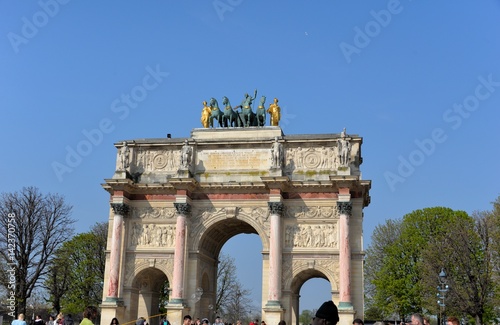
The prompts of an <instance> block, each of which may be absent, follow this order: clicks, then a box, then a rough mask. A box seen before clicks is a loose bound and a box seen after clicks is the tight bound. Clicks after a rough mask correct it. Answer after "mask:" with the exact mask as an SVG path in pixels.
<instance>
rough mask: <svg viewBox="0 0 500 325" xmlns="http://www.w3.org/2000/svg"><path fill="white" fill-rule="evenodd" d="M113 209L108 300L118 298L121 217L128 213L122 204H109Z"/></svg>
mask: <svg viewBox="0 0 500 325" xmlns="http://www.w3.org/2000/svg"><path fill="white" fill-rule="evenodd" d="M111 207H112V208H113V212H114V217H113V233H112V235H111V251H110V253H109V283H108V296H107V297H108V298H110V299H116V298H117V297H118V281H119V275H120V259H121V249H122V233H123V217H124V216H126V215H127V213H128V206H127V205H126V204H123V203H111Z"/></svg>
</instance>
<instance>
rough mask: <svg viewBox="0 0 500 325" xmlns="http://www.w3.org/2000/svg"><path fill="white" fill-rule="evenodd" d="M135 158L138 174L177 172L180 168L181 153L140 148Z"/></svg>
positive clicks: (178, 151)
mask: <svg viewBox="0 0 500 325" xmlns="http://www.w3.org/2000/svg"><path fill="white" fill-rule="evenodd" d="M135 156H136V157H135V171H137V172H151V171H171V172H175V171H176V170H177V169H178V168H179V164H180V156H181V151H180V150H150V149H147V148H144V149H142V148H138V150H137V151H136V152H135Z"/></svg>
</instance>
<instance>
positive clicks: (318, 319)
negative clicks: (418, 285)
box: [11, 300, 460, 325]
mask: <svg viewBox="0 0 500 325" xmlns="http://www.w3.org/2000/svg"><path fill="white" fill-rule="evenodd" d="M98 315H99V311H98V309H97V308H96V307H95V306H88V307H87V308H85V311H84V312H83V319H82V321H81V322H80V325H94V321H95V320H96V319H97V317H98ZM338 322H339V312H338V309H337V306H335V304H334V303H333V301H331V300H330V301H326V302H324V303H323V304H322V305H321V306H320V307H319V308H318V310H317V311H316V315H315V317H313V319H312V322H311V324H310V325H336V324H337V323H338ZM74 323H75V322H74V320H73V317H72V315H71V314H67V315H63V314H62V313H59V314H58V315H57V316H52V315H50V316H49V320H48V321H44V320H43V319H42V317H41V316H40V315H36V316H35V318H34V321H33V322H32V325H74ZM352 324H353V325H364V322H363V320H362V319H360V318H356V319H355V320H354V321H353V322H352ZM11 325H27V323H26V321H25V317H24V314H19V315H18V317H17V319H15V320H13V321H12V324H11ZM110 325H120V323H119V321H118V319H117V318H113V319H112V320H111V323H110ZM136 325H149V324H148V322H147V321H146V319H145V318H144V317H139V318H138V319H137V321H136ZM160 325H171V323H170V322H169V321H168V320H167V318H163V319H162V320H161V322H160ZM182 325H243V324H242V322H241V320H237V321H236V322H235V323H229V322H223V320H222V319H221V318H220V317H219V316H217V317H216V318H215V321H214V322H213V323H212V324H211V323H210V321H209V320H208V318H202V319H200V318H196V319H193V318H192V317H191V316H190V315H185V316H184V320H183V324H182ZM249 325H259V320H258V319H255V320H254V321H251V322H250V323H249ZM260 325H267V324H266V322H265V321H264V320H262V321H261V322H260ZM277 325H286V322H285V321H284V320H281V321H280V322H279V323H278V324H277ZM400 325H430V320H429V318H428V317H424V316H422V315H421V314H418V313H415V314H412V316H411V321H410V322H401V324H400ZM446 325H460V320H459V319H458V318H456V317H453V316H451V317H448V318H447V319H446Z"/></svg>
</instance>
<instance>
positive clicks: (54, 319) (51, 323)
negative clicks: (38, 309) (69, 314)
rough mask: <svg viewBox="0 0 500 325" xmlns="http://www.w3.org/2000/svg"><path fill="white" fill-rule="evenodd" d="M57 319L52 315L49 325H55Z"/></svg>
mask: <svg viewBox="0 0 500 325" xmlns="http://www.w3.org/2000/svg"><path fill="white" fill-rule="evenodd" d="M55 322H56V318H55V317H54V316H52V315H50V316H49V320H48V321H47V325H55Z"/></svg>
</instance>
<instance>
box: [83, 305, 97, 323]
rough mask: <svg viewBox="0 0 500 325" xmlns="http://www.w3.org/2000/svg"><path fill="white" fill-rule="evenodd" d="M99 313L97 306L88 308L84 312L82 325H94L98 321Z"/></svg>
mask: <svg viewBox="0 0 500 325" xmlns="http://www.w3.org/2000/svg"><path fill="white" fill-rule="evenodd" d="M98 315H99V311H98V310H97V307H95V306H87V308H85V311H84V312H83V319H82V321H81V322H80V325H94V321H95V320H96V319H97V316H98Z"/></svg>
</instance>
